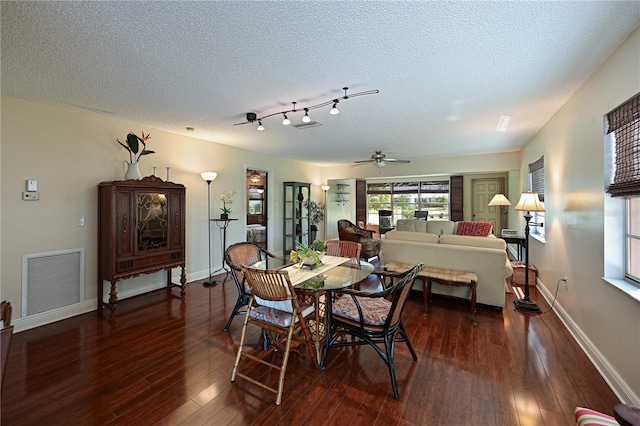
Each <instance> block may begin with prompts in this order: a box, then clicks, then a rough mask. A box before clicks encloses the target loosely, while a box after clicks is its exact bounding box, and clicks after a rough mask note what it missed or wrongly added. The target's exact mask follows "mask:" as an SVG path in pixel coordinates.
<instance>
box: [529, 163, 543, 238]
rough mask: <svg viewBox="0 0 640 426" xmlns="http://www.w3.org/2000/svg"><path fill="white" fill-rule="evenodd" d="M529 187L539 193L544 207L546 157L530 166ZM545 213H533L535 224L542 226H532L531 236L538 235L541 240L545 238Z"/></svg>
mask: <svg viewBox="0 0 640 426" xmlns="http://www.w3.org/2000/svg"><path fill="white" fill-rule="evenodd" d="M529 187H530V188H531V191H532V192H537V193H538V199H539V200H540V202H541V203H542V205H543V206H544V155H543V156H542V157H540V158H538V159H537V160H536V161H534V162H533V163H531V164H529ZM544 213H545V212H533V219H531V221H532V222H534V223H540V224H542V225H541V226H532V227H531V231H530V232H531V235H537V236H539V237H541V238H544V237H545V226H544V225H545V217H544Z"/></svg>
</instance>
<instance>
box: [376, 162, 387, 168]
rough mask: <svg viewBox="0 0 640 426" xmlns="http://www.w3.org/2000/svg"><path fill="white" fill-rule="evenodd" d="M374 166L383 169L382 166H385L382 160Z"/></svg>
mask: <svg viewBox="0 0 640 426" xmlns="http://www.w3.org/2000/svg"><path fill="white" fill-rule="evenodd" d="M376 166H378V167H384V166H386V163H385V162H384V161H383V160H380V161H376Z"/></svg>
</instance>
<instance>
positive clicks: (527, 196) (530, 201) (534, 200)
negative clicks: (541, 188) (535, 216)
mask: <svg viewBox="0 0 640 426" xmlns="http://www.w3.org/2000/svg"><path fill="white" fill-rule="evenodd" d="M514 209H515V210H522V211H527V212H543V211H545V210H544V207H543V206H542V203H541V202H540V200H539V199H538V193H537V192H523V193H522V195H520V201H518V204H516V206H515V207H514Z"/></svg>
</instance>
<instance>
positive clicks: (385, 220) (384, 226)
mask: <svg viewBox="0 0 640 426" xmlns="http://www.w3.org/2000/svg"><path fill="white" fill-rule="evenodd" d="M378 226H379V229H380V230H379V232H380V235H384V234H385V233H386V232H389V231H391V230H392V229H393V212H392V211H391V210H378Z"/></svg>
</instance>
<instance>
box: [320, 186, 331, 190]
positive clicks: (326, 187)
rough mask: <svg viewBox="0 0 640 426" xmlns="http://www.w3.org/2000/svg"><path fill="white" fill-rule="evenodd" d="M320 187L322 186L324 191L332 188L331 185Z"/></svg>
mask: <svg viewBox="0 0 640 426" xmlns="http://www.w3.org/2000/svg"><path fill="white" fill-rule="evenodd" d="M320 188H322V190H323V191H328V190H330V189H331V187H330V186H329V185H322V186H321V187H320Z"/></svg>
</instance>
